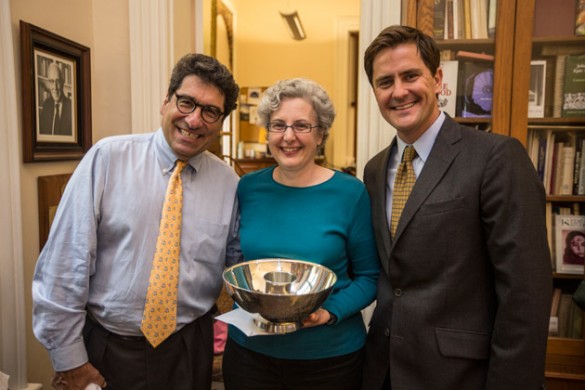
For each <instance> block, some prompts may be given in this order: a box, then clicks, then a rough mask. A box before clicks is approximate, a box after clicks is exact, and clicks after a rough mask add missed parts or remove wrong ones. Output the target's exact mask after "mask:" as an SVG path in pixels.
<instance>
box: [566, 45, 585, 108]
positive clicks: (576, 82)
mask: <svg viewBox="0 0 585 390" xmlns="http://www.w3.org/2000/svg"><path fill="white" fill-rule="evenodd" d="M561 116H563V117H575V116H585V54H583V55H570V56H567V60H566V63H565V77H564V84H563V107H562V111H561Z"/></svg>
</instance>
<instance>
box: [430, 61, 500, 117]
mask: <svg viewBox="0 0 585 390" xmlns="http://www.w3.org/2000/svg"><path fill="white" fill-rule="evenodd" d="M472 54H475V53H469V52H461V51H460V52H457V55H456V58H458V59H457V60H443V61H441V68H442V69H443V86H442V89H441V92H440V93H439V108H440V109H441V110H443V111H445V112H446V113H447V114H449V115H450V116H451V117H463V118H472V117H491V115H492V102H493V82H494V68H493V56H491V55H487V54H480V53H477V55H478V56H485V57H487V58H488V60H479V59H477V58H472V59H469V58H470V57H469V55H472ZM490 59H491V60H490Z"/></svg>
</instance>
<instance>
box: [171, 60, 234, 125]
mask: <svg viewBox="0 0 585 390" xmlns="http://www.w3.org/2000/svg"><path fill="white" fill-rule="evenodd" d="M190 75H195V76H197V77H199V78H200V79H201V80H203V82H205V83H209V84H211V85H214V86H216V87H217V88H218V89H219V90H220V91H221V92H222V94H223V96H224V97H225V103H224V106H223V111H224V118H225V117H226V116H227V115H228V114H229V113H230V112H232V111H233V110H235V109H236V107H237V101H238V97H239V94H240V87H239V86H238V84H237V83H236V80H234V76H233V75H232V73H231V72H230V71H229V69H228V68H227V67H226V66H225V65H223V64H221V63H220V62H219V61H218V60H216V59H215V58H213V57H210V56H207V55H205V54H187V55H185V56H183V57H182V58H181V59H180V60H179V61H178V62H177V63H176V64H175V66H174V68H173V73H172V74H171V80H170V82H169V90H168V92H167V94H168V95H167V96H168V97H169V99H170V97H172V96H173V95H174V93H175V92H176V91H177V89H179V88H180V87H181V84H182V83H183V79H184V78H185V77H187V76H190Z"/></svg>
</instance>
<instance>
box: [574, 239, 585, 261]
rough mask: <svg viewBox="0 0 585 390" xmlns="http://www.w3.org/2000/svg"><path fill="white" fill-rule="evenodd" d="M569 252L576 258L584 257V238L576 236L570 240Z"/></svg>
mask: <svg viewBox="0 0 585 390" xmlns="http://www.w3.org/2000/svg"><path fill="white" fill-rule="evenodd" d="M571 250H572V251H573V253H574V254H575V255H577V256H578V257H581V258H584V257H585V237H583V236H581V235H577V236H575V237H573V239H572V240H571Z"/></svg>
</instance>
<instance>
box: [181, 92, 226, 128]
mask: <svg viewBox="0 0 585 390" xmlns="http://www.w3.org/2000/svg"><path fill="white" fill-rule="evenodd" d="M175 96H176V97H177V109H178V110H179V112H180V113H181V114H190V113H192V112H193V111H195V110H196V109H197V107H201V119H203V122H205V123H207V124H210V125H211V124H213V123H215V122H217V120H218V119H219V118H221V116H222V115H224V114H225V113H224V112H221V110H220V109H219V108H217V107H214V106H206V105H203V104H199V103H197V102H196V101H195V100H193V99H192V98H190V97H189V96H182V95H179V94H178V93H176V92H175Z"/></svg>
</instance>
